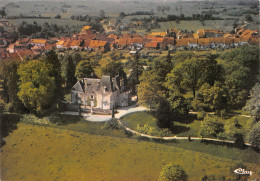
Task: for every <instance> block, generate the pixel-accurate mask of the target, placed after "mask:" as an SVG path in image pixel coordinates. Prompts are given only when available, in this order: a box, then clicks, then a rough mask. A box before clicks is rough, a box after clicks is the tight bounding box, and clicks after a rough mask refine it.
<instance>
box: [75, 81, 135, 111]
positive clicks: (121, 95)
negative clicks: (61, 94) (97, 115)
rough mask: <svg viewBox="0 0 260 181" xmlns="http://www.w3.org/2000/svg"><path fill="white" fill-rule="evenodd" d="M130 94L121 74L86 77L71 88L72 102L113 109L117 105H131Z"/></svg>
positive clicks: (90, 106)
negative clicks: (120, 76)
mask: <svg viewBox="0 0 260 181" xmlns="http://www.w3.org/2000/svg"><path fill="white" fill-rule="evenodd" d="M129 101H130V95H129V92H128V91H127V89H126V86H125V83H124V81H123V80H122V79H120V78H119V76H116V77H114V78H112V77H110V76H102V77H101V79H99V78H84V79H83V80H82V81H78V82H77V83H76V84H75V85H74V86H73V87H72V89H71V102H72V103H74V104H80V105H85V106H89V108H90V109H91V108H98V109H101V110H111V109H113V108H116V107H126V106H129V103H130V102H129Z"/></svg>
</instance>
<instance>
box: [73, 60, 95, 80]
mask: <svg viewBox="0 0 260 181" xmlns="http://www.w3.org/2000/svg"><path fill="white" fill-rule="evenodd" d="M75 76H76V77H77V79H78V80H80V79H83V78H89V77H94V69H93V68H92V66H91V63H90V61H89V60H81V61H80V62H79V63H78V65H77V67H76V73H75Z"/></svg>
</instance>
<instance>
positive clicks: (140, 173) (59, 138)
mask: <svg viewBox="0 0 260 181" xmlns="http://www.w3.org/2000/svg"><path fill="white" fill-rule="evenodd" d="M5 141H6V144H5V145H4V146H3V147H2V148H1V151H2V152H1V163H2V173H1V174H2V179H3V180H26V181H27V180H40V181H41V180H79V181H80V180H90V181H93V180H96V181H99V180H113V181H114V180H122V181H127V180H129V181H130V180H131V181H133V180H140V181H141V180H142V181H143V180H157V179H158V176H159V172H160V170H161V168H162V167H163V166H164V165H165V164H167V163H169V162H174V163H176V164H179V165H181V166H182V167H183V168H184V170H185V171H186V172H187V174H188V175H189V180H192V181H193V180H194V181H196V180H200V179H201V177H202V176H204V175H205V174H207V175H212V174H213V175H217V176H225V177H226V178H231V179H235V178H236V175H235V174H234V173H233V169H235V168H236V167H237V165H238V163H240V162H243V164H244V165H246V166H247V168H248V169H250V170H252V171H254V172H255V173H258V171H259V169H260V167H259V159H258V158H257V156H258V154H257V153H255V152H253V151H252V150H250V149H247V150H238V149H236V148H226V147H224V146H216V145H210V144H209V145H207V144H201V143H199V142H196V141H192V142H188V141H178V142H175V143H169V144H161V143H154V142H147V141H140V140H137V139H129V138H120V137H112V136H102V135H93V134H89V133H83V132H78V131H72V130H67V129H57V128H51V127H49V126H39V125H32V124H25V123H18V128H17V129H16V130H14V131H13V132H11V133H10V134H9V136H7V137H5ZM196 149H197V150H196ZM208 151H210V152H211V153H206V152H208ZM239 152H240V154H238V153H239ZM216 153H225V154H223V155H219V156H215V154H216ZM243 153H244V154H243ZM228 154H229V155H238V156H239V157H238V158H237V159H232V158H228V156H227V155H228ZM243 155H247V156H246V157H245V158H243V157H242V158H241V156H243ZM248 157H250V159H248ZM151 158H152V159H151ZM249 160H250V163H249V162H248V161H249Z"/></svg>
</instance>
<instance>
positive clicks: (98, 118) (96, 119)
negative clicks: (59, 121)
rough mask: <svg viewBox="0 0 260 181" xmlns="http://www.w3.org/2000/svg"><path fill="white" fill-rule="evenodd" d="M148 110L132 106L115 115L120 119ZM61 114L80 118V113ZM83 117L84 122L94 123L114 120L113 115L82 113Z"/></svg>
mask: <svg viewBox="0 0 260 181" xmlns="http://www.w3.org/2000/svg"><path fill="white" fill-rule="evenodd" d="M146 110H148V108H145V107H141V106H140V107H136V105H135V104H134V105H132V106H129V107H123V108H118V109H117V113H116V114H115V118H118V119H120V118H121V117H123V116H125V115H127V114H129V113H133V112H138V111H146ZM61 114H65V115H74V116H78V115H79V113H78V112H71V111H65V112H63V113H61ZM81 116H82V118H83V119H84V120H86V121H92V122H106V121H110V120H111V119H112V117H111V115H97V114H91V113H81Z"/></svg>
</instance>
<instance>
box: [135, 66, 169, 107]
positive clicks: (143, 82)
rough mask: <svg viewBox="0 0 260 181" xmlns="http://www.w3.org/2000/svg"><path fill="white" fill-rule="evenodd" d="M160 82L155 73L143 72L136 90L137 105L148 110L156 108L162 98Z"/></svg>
mask: <svg viewBox="0 0 260 181" xmlns="http://www.w3.org/2000/svg"><path fill="white" fill-rule="evenodd" d="M162 84H163V83H162V82H161V81H160V77H159V76H158V74H157V72H155V71H152V70H150V71H144V72H143V74H142V75H141V77H140V84H139V85H138V88H137V95H138V103H139V104H141V105H144V106H149V107H150V108H157V107H158V105H159V103H160V100H161V99H162V97H164V93H163V88H162Z"/></svg>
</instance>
